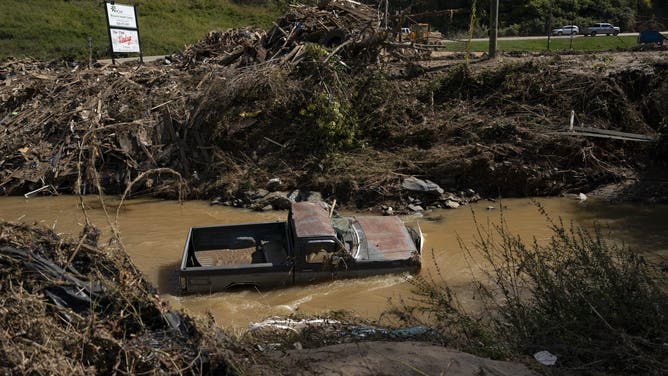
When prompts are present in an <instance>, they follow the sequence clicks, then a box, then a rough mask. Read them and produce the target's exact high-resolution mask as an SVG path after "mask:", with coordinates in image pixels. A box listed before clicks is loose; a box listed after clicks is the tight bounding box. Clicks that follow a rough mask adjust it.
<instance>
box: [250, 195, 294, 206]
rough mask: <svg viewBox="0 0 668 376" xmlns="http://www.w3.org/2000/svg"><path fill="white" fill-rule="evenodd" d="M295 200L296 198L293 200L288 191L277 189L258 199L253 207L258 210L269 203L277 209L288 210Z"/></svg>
mask: <svg viewBox="0 0 668 376" xmlns="http://www.w3.org/2000/svg"><path fill="white" fill-rule="evenodd" d="M293 202H294V200H291V199H290V198H289V197H288V194H287V192H281V191H276V192H271V193H269V194H268V195H266V196H264V197H262V198H261V199H259V200H257V201H256V202H255V203H254V204H253V207H254V208H255V209H256V210H262V209H263V208H265V207H266V206H267V205H271V206H272V207H273V208H274V209H275V210H288V209H290V207H291V206H292V203H293Z"/></svg>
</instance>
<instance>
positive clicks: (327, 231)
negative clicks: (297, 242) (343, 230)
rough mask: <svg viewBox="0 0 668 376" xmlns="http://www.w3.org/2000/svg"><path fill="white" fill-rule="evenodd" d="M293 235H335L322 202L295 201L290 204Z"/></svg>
mask: <svg viewBox="0 0 668 376" xmlns="http://www.w3.org/2000/svg"><path fill="white" fill-rule="evenodd" d="M292 220H293V221H294V224H295V235H297V236H298V237H300V238H307V237H320V236H336V231H334V227H332V222H331V220H330V218H329V213H328V212H327V207H326V205H325V203H324V202H295V203H294V204H292Z"/></svg>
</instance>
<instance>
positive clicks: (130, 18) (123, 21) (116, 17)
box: [106, 3, 137, 29]
mask: <svg viewBox="0 0 668 376" xmlns="http://www.w3.org/2000/svg"><path fill="white" fill-rule="evenodd" d="M106 4H107V17H108V19H109V27H127V28H130V29H136V28H137V17H135V8H134V7H133V6H132V5H121V4H111V3H106Z"/></svg>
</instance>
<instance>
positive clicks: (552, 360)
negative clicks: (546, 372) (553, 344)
mask: <svg viewBox="0 0 668 376" xmlns="http://www.w3.org/2000/svg"><path fill="white" fill-rule="evenodd" d="M533 357H534V359H536V360H537V361H538V363H540V364H542V365H545V366H553V365H555V364H556V363H557V356H556V355H554V354H552V353H550V352H549V351H546V350H543V351H539V352H537V353H535V354H533Z"/></svg>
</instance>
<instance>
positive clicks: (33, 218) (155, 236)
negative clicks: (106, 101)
mask: <svg viewBox="0 0 668 376" xmlns="http://www.w3.org/2000/svg"><path fill="white" fill-rule="evenodd" d="M84 202H85V204H86V205H87V206H88V207H89V210H88V211H87V213H88V216H89V218H90V219H91V221H92V222H93V223H94V224H95V225H97V226H98V227H100V228H102V229H103V230H105V231H108V230H109V225H108V223H107V219H106V218H105V215H104V211H103V210H102V208H101V205H100V203H99V201H98V200H97V198H95V197H93V196H90V197H86V198H85V201H84ZM539 202H540V203H541V204H542V205H543V206H544V207H545V209H546V210H547V212H548V213H549V214H550V215H551V216H552V217H554V218H555V219H557V218H559V217H561V218H562V219H564V221H574V222H575V223H578V224H583V225H585V226H591V225H592V224H593V223H594V221H598V222H599V223H602V224H604V225H605V228H606V231H608V230H609V231H610V232H611V234H612V235H613V237H614V238H615V239H616V240H618V241H620V242H624V243H627V244H629V245H630V246H632V247H633V248H634V249H635V250H637V251H639V252H642V253H644V254H646V255H647V257H648V258H649V259H651V260H654V261H657V262H660V263H664V265H665V262H666V260H667V259H668V220H666V218H667V217H668V206H658V205H654V206H643V205H640V204H631V203H628V204H610V203H604V202H596V201H594V200H587V201H585V202H578V201H576V200H573V199H568V198H549V199H540V200H539ZM106 203H107V205H108V206H109V208H108V209H109V210H108V211H109V213H110V216H111V218H112V220H113V217H114V215H115V212H116V206H117V205H118V200H117V199H115V198H108V199H107V201H106ZM502 204H503V206H504V210H503V216H504V218H505V219H506V220H507V223H508V225H509V228H510V230H511V231H512V232H513V233H516V234H519V235H520V236H521V237H522V238H523V239H527V240H529V239H532V237H536V238H537V239H539V240H541V239H547V238H548V237H549V236H550V235H551V232H550V230H549V228H548V226H547V222H546V221H545V219H544V217H543V216H542V215H541V214H540V213H539V212H538V210H537V209H536V207H535V206H534V205H533V204H532V203H531V202H530V200H529V199H508V200H504V201H503V202H502ZM499 205H500V204H499V203H498V202H488V201H482V202H479V203H477V204H474V205H472V206H471V207H472V208H473V209H474V211H475V215H476V218H477V220H478V222H479V223H483V224H486V223H488V221H491V222H492V223H498V221H499V215H500V212H501V211H500V210H499ZM492 207H493V209H492ZM345 214H352V213H345ZM365 214H366V213H356V215H365ZM286 216H287V212H280V211H276V212H263V213H259V212H252V211H248V210H242V209H234V208H229V207H222V206H210V205H209V204H208V202H203V201H189V202H185V203H183V204H179V203H177V202H174V201H156V200H131V201H128V202H125V203H124V205H123V208H122V210H121V214H120V217H119V227H120V231H121V234H122V240H123V243H124V245H125V247H126V249H127V250H128V252H129V254H130V256H131V258H132V260H133V261H134V263H135V264H136V265H137V266H138V267H139V269H140V270H141V271H142V272H143V273H144V274H145V275H146V277H147V279H148V280H149V281H150V282H151V283H153V284H154V285H155V286H157V287H158V291H159V292H160V294H161V296H162V297H163V298H165V299H166V300H168V301H169V302H170V304H172V306H173V307H175V308H184V309H185V310H187V311H189V312H191V313H196V314H205V313H206V312H211V314H212V315H213V316H214V317H215V319H216V321H217V322H218V323H220V324H221V325H224V326H228V327H237V328H243V327H246V325H247V324H248V323H250V322H253V321H259V320H262V319H263V318H265V317H267V316H270V315H287V314H290V313H292V312H302V313H308V314H317V313H322V312H325V311H330V310H346V311H352V312H354V313H355V314H356V315H359V316H361V317H363V318H367V319H372V320H373V319H378V318H379V317H380V315H381V314H382V313H383V311H385V310H386V309H387V308H388V307H389V305H388V304H389V303H388V302H389V301H390V300H392V301H394V302H396V301H398V300H399V299H401V298H408V297H410V295H411V286H410V284H409V283H407V282H406V280H405V276H401V275H394V276H382V277H371V278H366V279H358V280H345V281H332V282H329V283H322V284H318V285H310V286H299V287H291V288H286V289H281V290H272V291H266V292H256V291H241V292H227V293H217V294H213V295H200V296H185V297H182V296H179V294H178V290H177V268H178V263H179V261H180V258H181V253H182V248H183V244H184V241H185V237H186V234H187V231H188V229H189V227H191V226H203V225H213V224H225V223H245V222H257V221H274V220H285V218H286ZM0 218H2V219H4V220H11V221H21V222H27V223H33V222H38V223H42V224H44V225H46V226H48V227H52V228H54V229H55V231H56V232H59V233H74V234H78V233H79V232H80V230H81V227H82V223H83V220H84V216H83V213H82V210H81V209H80V203H79V199H78V198H77V197H73V196H60V197H35V198H30V199H25V198H23V197H0ZM405 219H406V220H407V221H415V220H416V218H415V217H405ZM419 223H420V226H421V228H422V230H423V232H424V233H425V238H426V244H425V248H424V259H423V269H422V271H421V273H433V274H436V273H437V272H436V269H437V268H436V267H435V264H438V265H439V266H438V269H440V274H441V275H442V278H444V279H445V280H446V281H447V282H448V283H449V284H450V285H451V286H453V287H454V288H455V290H456V291H457V292H458V293H459V295H460V297H461V298H462V300H463V303H464V305H466V304H467V299H469V298H470V295H471V294H470V291H468V289H469V288H470V287H469V286H470V281H471V278H472V277H471V268H470V266H469V265H470V262H469V260H470V259H469V258H468V257H466V255H465V252H464V251H463V250H462V249H461V248H460V246H459V244H458V241H457V237H458V236H459V237H461V239H462V240H463V241H464V242H465V243H468V244H471V243H472V242H473V240H474V235H475V226H474V223H473V215H472V211H471V210H470V208H469V207H462V208H459V209H457V210H438V211H432V212H428V213H425V214H424V217H422V218H419ZM432 250H433V251H432ZM468 303H470V301H469V302H468Z"/></svg>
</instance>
